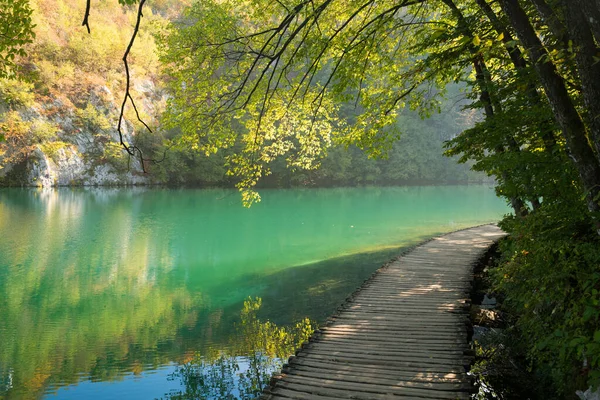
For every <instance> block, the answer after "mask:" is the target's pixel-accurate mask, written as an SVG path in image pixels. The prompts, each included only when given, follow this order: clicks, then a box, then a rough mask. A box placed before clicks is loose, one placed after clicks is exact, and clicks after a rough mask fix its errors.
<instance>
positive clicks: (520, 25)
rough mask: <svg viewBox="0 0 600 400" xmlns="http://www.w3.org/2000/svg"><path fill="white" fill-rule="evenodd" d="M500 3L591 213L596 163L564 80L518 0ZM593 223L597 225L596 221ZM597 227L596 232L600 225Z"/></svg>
mask: <svg viewBox="0 0 600 400" xmlns="http://www.w3.org/2000/svg"><path fill="white" fill-rule="evenodd" d="M500 4H501V5H502V8H503V9H504V12H505V13H506V14H507V16H508V17H509V20H510V22H511V25H512V26H513V28H514V30H515V32H516V33H517V36H518V37H519V39H520V40H521V42H522V44H523V45H524V47H525V49H526V50H527V51H528V52H529V54H530V58H531V60H532V61H533V62H534V63H535V64H534V66H535V69H536V71H537V73H538V75H539V77H540V81H541V82H542V86H543V88H544V91H545V93H546V96H547V97H548V101H549V102H550V105H551V106H552V111H553V113H554V116H555V118H556V120H557V122H558V124H559V125H560V126H561V128H562V133H563V136H564V138H565V140H566V143H567V150H568V154H569V157H570V158H571V160H572V161H573V163H574V164H575V166H576V168H577V171H578V172H579V176H580V178H581V181H582V183H583V188H584V191H585V194H586V199H587V206H588V209H589V210H590V211H591V212H597V211H600V205H599V204H598V202H597V201H595V200H594V198H596V197H597V196H600V164H599V163H598V161H597V159H596V156H595V154H594V151H593V150H592V147H590V145H589V143H588V141H587V137H586V132H585V125H584V124H583V121H582V120H581V117H580V116H579V114H578V113H577V110H576V109H575V106H574V105H573V103H572V102H571V98H570V97H569V93H568V92H567V89H566V88H565V84H564V80H563V79H562V78H561V77H560V75H558V72H557V70H556V67H555V66H554V64H553V63H552V62H551V61H550V58H549V56H548V53H547V51H546V49H545V48H544V47H543V45H542V43H541V42H540V40H539V38H538V36H537V35H536V33H535V31H534V29H533V27H532V26H531V23H530V22H529V18H528V17H527V14H525V12H524V11H523V9H522V8H521V7H520V5H519V3H518V0H500ZM595 222H596V225H597V221H595ZM598 228H599V233H600V226H599V227H598Z"/></svg>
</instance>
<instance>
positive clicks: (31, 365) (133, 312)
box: [0, 186, 509, 399]
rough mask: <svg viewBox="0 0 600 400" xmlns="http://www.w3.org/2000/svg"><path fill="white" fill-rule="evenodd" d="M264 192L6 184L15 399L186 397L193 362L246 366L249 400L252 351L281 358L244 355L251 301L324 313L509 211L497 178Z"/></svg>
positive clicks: (3, 279)
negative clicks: (432, 240) (402, 262)
mask: <svg viewBox="0 0 600 400" xmlns="http://www.w3.org/2000/svg"><path fill="white" fill-rule="evenodd" d="M261 196H262V199H263V200H262V202H261V203H258V204H256V205H254V206H252V207H251V208H250V209H247V208H244V207H242V205H241V202H240V197H239V195H238V194H237V192H235V191H232V190H217V189H215V190H192V189H181V190H179V189H160V188H152V189H147V188H123V189H110V188H89V189H67V188H65V189H56V190H36V189H0V399H31V398H48V399H112V398H127V399H154V398H168V397H172V398H177V396H175V395H174V394H176V393H179V392H182V393H184V392H186V391H188V392H189V391H190V390H191V389H190V386H191V385H192V386H193V385H197V384H198V382H197V381H196V382H195V383H194V382H192V383H190V380H189V379H187V380H186V379H185V376H189V375H185V373H181V371H182V369H181V366H185V365H188V366H189V365H195V368H196V372H197V371H198V370H200V371H204V372H206V376H208V377H209V378H210V379H208V378H206V379H205V380H203V381H202V385H204V386H210V385H209V383H210V384H212V383H214V381H215V380H218V379H217V375H218V373H217V372H218V371H221V372H222V371H224V370H225V369H226V368H231V369H232V371H233V372H231V373H229V372H228V373H229V375H230V378H231V379H230V380H231V382H228V385H229V388H228V389H227V390H229V391H228V392H227V393H228V394H229V395H230V396H232V397H243V395H244V393H245V392H244V391H243V390H245V389H240V387H241V386H240V385H242V384H245V383H244V382H241V381H240V380H243V379H245V378H243V375H244V373H245V371H246V370H248V369H249V368H251V367H252V366H253V365H254V364H253V362H254V361H253V360H255V359H253V358H252V357H251V356H250V354H252V355H253V356H256V355H257V354H258V355H259V356H260V357H263V356H264V357H267V353H266V352H265V351H264V350H260V349H258V350H257V349H250V350H247V351H246V350H240V349H246V348H248V347H249V345H247V343H249V342H248V340H247V339H248V338H246V337H244V332H247V331H244V330H240V329H239V327H240V326H241V325H240V311H241V310H242V309H243V307H244V301H245V300H247V299H248V298H249V297H251V298H260V299H262V305H261V307H260V309H258V311H257V318H259V319H260V321H262V322H265V321H271V322H272V323H274V324H277V326H280V327H289V326H293V325H294V324H295V323H296V322H297V321H300V320H302V319H303V318H305V317H308V318H310V319H311V320H313V321H317V322H319V321H323V320H324V319H325V318H326V317H327V316H328V315H330V314H331V313H332V312H333V311H334V310H335V309H336V308H337V307H338V306H339V305H340V303H342V302H343V300H344V299H345V297H346V296H347V295H348V294H350V293H351V292H353V291H354V289H355V288H357V287H358V286H359V285H360V284H361V283H362V281H363V280H364V279H365V278H367V277H368V276H369V275H370V274H371V273H372V272H373V271H375V270H376V269H377V268H378V267H379V266H381V265H382V264H383V263H384V262H386V261H388V260H390V259H391V258H393V257H395V256H397V255H398V254H399V252H400V251H401V249H402V248H406V247H408V246H411V245H414V244H416V243H418V242H420V241H423V240H425V239H426V238H429V237H431V236H434V235H437V234H440V233H444V232H449V231H453V230H457V229H461V228H465V227H469V226H473V225H479V224H483V223H489V222H496V221H498V220H499V219H501V218H502V216H503V215H504V214H506V213H508V212H509V209H508V207H507V205H506V204H505V202H504V201H503V200H501V199H499V198H497V197H496V196H495V194H494V190H493V188H492V187H489V186H426V187H425V186H424V187H419V186H415V187H389V188H370V187H367V188H338V189H290V190H263V191H261ZM261 327H262V325H261ZM244 343H246V345H244V346H246V347H244V346H241V344H244ZM267 358H268V357H267ZM198 360H200V361H198ZM267 361H268V360H267ZM267 361H265V362H267ZM261 362H262V361H261ZM269 365H271V364H269ZM265 371H266V372H268V373H270V370H268V371H267V370H265ZM204 372H202V373H204ZM213 372H214V373H213ZM221 372H219V373H221ZM229 375H228V376H229ZM219 376H221V375H219ZM240 376H242V378H240ZM219 379H221V378H219ZM208 381H210V382H209V383H207V382H208ZM211 382H212V383H211ZM204 386H203V387H202V388H200V389H198V388H196V387H194V388H193V389H194V390H205V392H203V393H205V395H206V396H205V397H220V395H219V394H218V393H222V392H218V390H222V388H218V390H217V389H214V388H211V387H204ZM242 386H243V385H242ZM213 389H214V390H213ZM196 393H198V392H196ZM181 398H185V396H182V397H181Z"/></svg>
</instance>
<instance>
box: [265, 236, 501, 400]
mask: <svg viewBox="0 0 600 400" xmlns="http://www.w3.org/2000/svg"><path fill="white" fill-rule="evenodd" d="M503 235H504V233H503V232H502V231H501V230H500V229H499V228H498V227H496V226H495V225H484V226H479V227H475V228H470V229H466V230H462V231H458V232H453V233H450V234H447V235H444V236H441V237H438V238H435V239H433V240H431V241H429V242H427V243H425V244H422V245H420V246H418V247H416V248H415V249H414V250H412V251H410V252H409V253H407V254H405V255H404V256H402V257H401V258H399V259H398V260H397V261H394V262H393V263H391V264H390V265H388V266H385V267H382V268H380V269H379V270H378V271H377V272H376V273H375V274H374V275H373V276H372V277H371V278H370V279H369V280H367V281H366V282H365V283H364V284H363V286H361V287H360V288H359V289H358V290H357V291H356V292H355V293H354V294H353V295H352V296H350V297H349V298H348V299H347V301H346V302H345V303H344V304H343V305H342V307H341V308H340V310H339V312H338V313H337V314H336V315H335V316H333V317H331V318H330V320H329V321H328V323H327V324H326V325H325V326H324V327H322V328H321V329H320V330H318V331H317V332H315V334H314V335H313V336H312V338H311V339H310V341H309V343H305V344H304V345H303V346H302V348H301V349H300V350H299V351H298V352H297V354H296V356H295V357H292V358H290V361H289V364H286V365H285V366H284V368H283V370H282V372H281V374H279V375H276V376H275V377H274V378H273V380H272V381H271V385H270V387H269V388H267V389H265V391H264V392H263V395H262V397H261V398H262V399H278V398H292V399H340V398H343V399H388V398H391V397H404V398H414V399H468V398H470V394H471V393H472V392H473V386H472V384H471V381H470V379H469V377H468V375H467V374H466V372H465V371H466V370H467V368H468V367H469V365H470V363H471V360H472V356H471V355H470V351H469V346H468V343H467V340H468V339H467V337H468V329H469V320H468V307H469V295H470V294H469V292H470V288H471V281H472V273H473V266H474V265H475V263H476V262H477V260H478V259H479V258H480V257H481V256H482V255H483V254H484V253H485V251H486V250H487V249H488V248H489V247H490V246H491V245H492V244H493V243H494V242H495V241H496V240H498V239H499V238H500V237H502V236H503Z"/></svg>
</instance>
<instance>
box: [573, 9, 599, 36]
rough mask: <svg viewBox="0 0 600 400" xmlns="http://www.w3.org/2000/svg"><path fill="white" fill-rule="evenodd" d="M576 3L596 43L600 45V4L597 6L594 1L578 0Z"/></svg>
mask: <svg viewBox="0 0 600 400" xmlns="http://www.w3.org/2000/svg"><path fill="white" fill-rule="evenodd" d="M576 2H577V4H578V5H579V7H578V8H579V9H580V10H581V13H582V14H583V17H584V19H585V21H586V23H587V24H588V25H589V27H590V30H591V31H592V33H593V35H594V38H595V39H596V42H597V43H600V4H596V3H597V2H596V1H594V0H576ZM574 8H575V7H574Z"/></svg>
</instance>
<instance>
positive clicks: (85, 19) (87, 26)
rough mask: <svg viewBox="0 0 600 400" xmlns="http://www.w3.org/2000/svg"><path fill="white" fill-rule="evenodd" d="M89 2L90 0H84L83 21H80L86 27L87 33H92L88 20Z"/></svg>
mask: <svg viewBox="0 0 600 400" xmlns="http://www.w3.org/2000/svg"><path fill="white" fill-rule="evenodd" d="M91 2H92V0H86V2H85V14H84V15H83V22H82V23H81V26H85V27H86V28H87V31H88V33H92V31H91V30H90V23H89V21H88V19H89V17H90V5H91Z"/></svg>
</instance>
